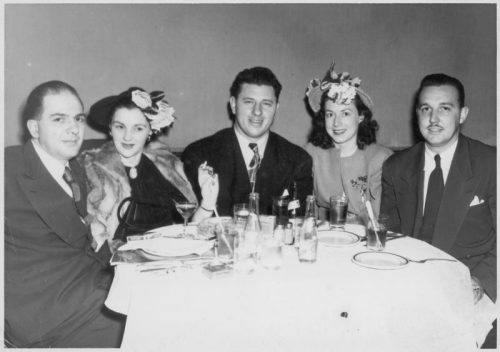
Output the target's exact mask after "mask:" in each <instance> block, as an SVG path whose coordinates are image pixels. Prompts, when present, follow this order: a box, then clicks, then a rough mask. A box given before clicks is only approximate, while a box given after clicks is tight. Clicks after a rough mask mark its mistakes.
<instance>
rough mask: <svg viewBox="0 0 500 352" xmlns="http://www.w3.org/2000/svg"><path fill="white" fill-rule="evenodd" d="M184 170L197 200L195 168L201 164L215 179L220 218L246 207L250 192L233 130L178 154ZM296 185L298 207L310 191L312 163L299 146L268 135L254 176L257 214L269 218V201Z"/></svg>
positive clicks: (203, 140) (229, 129) (199, 197)
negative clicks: (211, 170) (240, 205)
mask: <svg viewBox="0 0 500 352" xmlns="http://www.w3.org/2000/svg"><path fill="white" fill-rule="evenodd" d="M182 161H183V162H184V170H185V172H186V175H187V177H188V178H189V181H190V182H191V185H192V186H193V189H194V191H195V193H196V195H197V197H198V199H199V200H201V193H200V187H199V185H198V167H199V166H200V164H201V163H203V162H204V161H208V164H209V165H210V166H212V167H213V168H214V171H215V172H216V173H217V174H218V175H219V196H218V198H217V209H218V210H219V212H220V214H221V215H230V216H232V212H233V210H232V207H233V204H235V203H247V202H248V195H249V194H250V192H251V189H250V180H249V179H248V173H247V168H246V165H245V161H244V159H243V154H242V153H241V150H240V146H239V144H238V139H237V138H236V134H235V132H234V129H233V128H226V129H223V130H221V131H219V132H217V133H215V134H214V135H212V136H209V137H206V138H203V139H201V140H198V141H196V142H194V143H192V144H190V145H189V146H188V147H187V148H186V149H185V150H184V153H183V154H182ZM293 181H295V182H297V197H298V198H299V199H300V201H301V204H302V206H303V205H304V202H305V198H306V197H307V195H308V194H312V191H313V178H312V159H311V157H310V156H309V154H307V152H306V151H304V150H303V149H302V148H300V147H299V146H297V145H295V144H292V143H290V142H289V141H287V140H286V139H284V138H283V137H280V136H279V135H277V134H276V133H273V132H271V133H270V135H269V140H268V141H267V145H266V150H265V151H264V157H263V158H262V162H261V165H260V168H259V170H258V172H257V182H256V184H255V192H257V193H259V197H260V203H259V204H260V209H259V210H260V213H261V214H271V212H272V197H273V196H278V195H281V194H282V193H283V191H284V189H285V188H287V189H288V191H289V192H290V187H291V185H292V183H293Z"/></svg>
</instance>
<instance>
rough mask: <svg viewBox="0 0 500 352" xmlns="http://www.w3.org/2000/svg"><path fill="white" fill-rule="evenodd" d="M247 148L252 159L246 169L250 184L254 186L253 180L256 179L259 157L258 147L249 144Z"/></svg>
mask: <svg viewBox="0 0 500 352" xmlns="http://www.w3.org/2000/svg"><path fill="white" fill-rule="evenodd" d="M248 147H249V148H250V149H252V151H253V158H252V160H251V161H250V165H249V169H248V178H249V179H250V184H251V185H252V189H253V186H254V184H255V180H256V179H257V169H258V168H259V164H260V156H259V147H258V146H257V143H250V144H248Z"/></svg>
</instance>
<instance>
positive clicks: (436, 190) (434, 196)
mask: <svg viewBox="0 0 500 352" xmlns="http://www.w3.org/2000/svg"><path fill="white" fill-rule="evenodd" d="M434 160H435V162H436V167H435V168H434V170H432V172H431V175H430V176H429V183H428V184H427V196H426V197H425V208H424V221H423V224H422V228H421V230H420V237H421V239H422V240H424V241H426V242H428V243H431V242H432V237H433V236H434V225H435V224H436V219H437V215H438V212H439V206H440V205H441V198H442V196H443V190H444V181H443V170H442V169H441V157H440V156H439V154H436V155H435V156H434Z"/></svg>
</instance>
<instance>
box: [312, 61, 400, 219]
mask: <svg viewBox="0 0 500 352" xmlns="http://www.w3.org/2000/svg"><path fill="white" fill-rule="evenodd" d="M360 84H361V80H360V79H359V78H351V76H350V75H349V73H347V72H343V73H341V74H337V73H336V72H335V71H334V63H333V64H332V66H331V67H330V70H329V71H328V73H327V74H326V76H325V78H324V79H323V80H320V79H317V78H316V79H313V80H311V82H310V83H309V86H308V88H307V90H306V97H307V101H308V103H309V106H310V108H311V110H312V111H313V112H314V117H313V120H312V122H313V126H312V130H311V133H310V134H309V138H308V143H307V145H306V147H305V149H306V150H307V151H308V152H309V154H310V155H311V157H312V158H313V174H314V192H315V194H316V199H317V202H318V206H319V210H320V211H319V212H320V214H319V215H320V218H321V219H322V220H325V219H328V211H329V198H330V196H333V195H345V196H347V198H348V221H352V222H360V220H361V219H360V215H361V214H363V213H364V212H365V210H364V209H365V206H364V204H365V201H366V200H369V201H370V202H371V204H372V207H373V210H374V212H375V216H378V213H379V209H380V196H381V189H382V187H381V175H382V164H383V162H384V161H385V159H387V158H388V157H389V156H390V155H391V154H392V151H391V150H390V149H388V148H386V147H383V146H381V145H378V144H375V141H376V136H375V133H376V131H377V130H378V124H377V122H376V121H375V120H373V118H372V115H373V102H372V100H371V98H370V97H369V96H368V94H366V93H365V92H364V91H362V90H361V88H359V87H360Z"/></svg>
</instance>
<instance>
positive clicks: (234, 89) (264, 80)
mask: <svg viewBox="0 0 500 352" xmlns="http://www.w3.org/2000/svg"><path fill="white" fill-rule="evenodd" d="M243 83H248V84H256V85H259V86H262V85H266V86H271V87H273V88H274V95H275V96H276V101H278V100H279V97H280V93H281V83H280V82H279V81H278V78H276V76H275V75H274V73H273V72H272V71H271V70H270V69H268V68H267V67H252V68H247V69H244V70H243V71H241V72H240V73H238V74H237V75H236V78H235V79H234V81H233V84H231V88H230V89H229V94H230V96H231V97H235V98H236V97H238V94H240V92H241V86H242V85H243Z"/></svg>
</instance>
